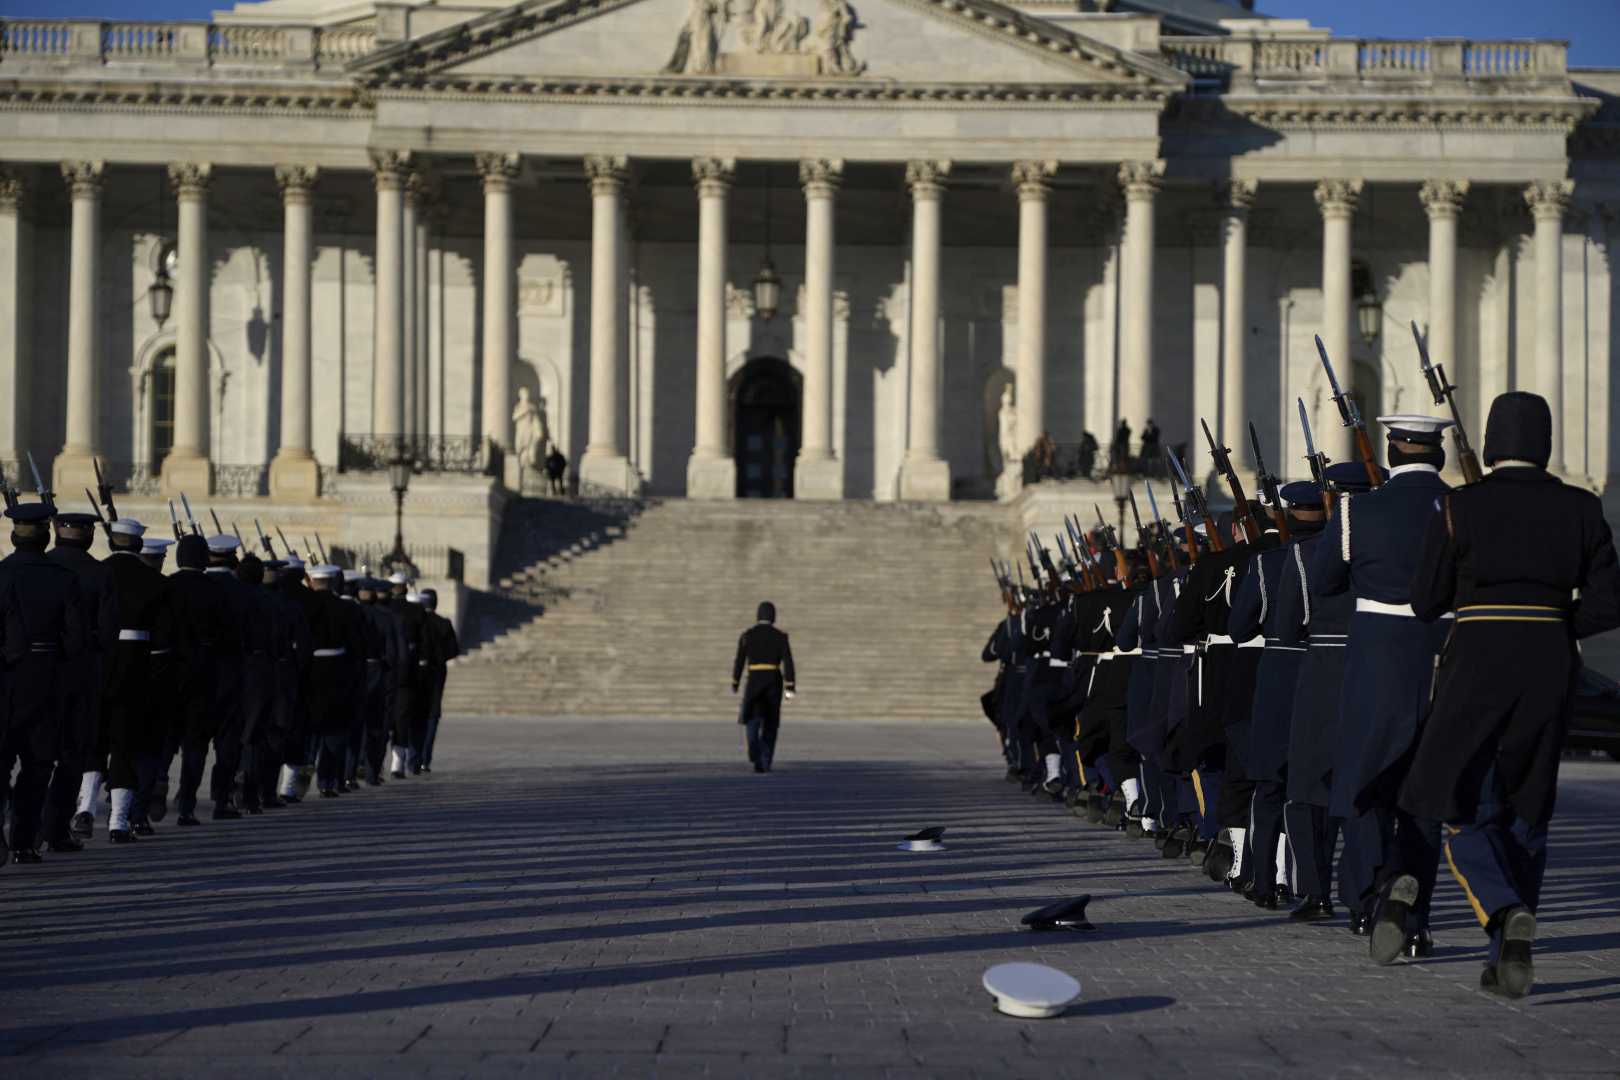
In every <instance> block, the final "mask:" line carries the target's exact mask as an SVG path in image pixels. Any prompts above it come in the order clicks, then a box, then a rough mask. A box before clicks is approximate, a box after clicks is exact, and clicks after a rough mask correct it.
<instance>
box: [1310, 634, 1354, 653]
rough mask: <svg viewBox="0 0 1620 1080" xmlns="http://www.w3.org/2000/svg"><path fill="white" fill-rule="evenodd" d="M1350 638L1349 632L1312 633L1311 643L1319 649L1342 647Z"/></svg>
mask: <svg viewBox="0 0 1620 1080" xmlns="http://www.w3.org/2000/svg"><path fill="white" fill-rule="evenodd" d="M1349 640H1350V635H1349V634H1312V635H1311V638H1310V644H1311V647H1312V648H1318V649H1342V648H1344V647H1345V645H1346V644H1347V643H1348V642H1349Z"/></svg>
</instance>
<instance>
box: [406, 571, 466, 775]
mask: <svg viewBox="0 0 1620 1080" xmlns="http://www.w3.org/2000/svg"><path fill="white" fill-rule="evenodd" d="M422 604H423V606H424V607H426V608H427V612H428V627H429V630H430V632H431V633H432V634H433V640H434V650H433V668H432V671H431V672H430V675H431V680H432V683H431V694H432V698H431V705H430V708H429V712H428V725H427V738H426V740H425V741H424V742H423V744H422V754H421V757H420V759H419V760H418V761H417V762H416V768H417V769H418V770H419V771H421V772H425V773H430V772H432V771H433V744H434V742H435V741H437V739H438V737H439V720H440V718H441V716H442V715H443V712H444V687H445V683H446V682H447V681H448V680H449V675H450V661H452V660H454V659H455V658H456V657H458V656H460V655H461V639H460V638H459V637H457V636H456V626H455V624H454V623H452V622H451V621H450V620H449V619H447V618H445V617H444V616H443V615H440V614H439V594H438V592H437V591H436V590H434V589H423V590H422Z"/></svg>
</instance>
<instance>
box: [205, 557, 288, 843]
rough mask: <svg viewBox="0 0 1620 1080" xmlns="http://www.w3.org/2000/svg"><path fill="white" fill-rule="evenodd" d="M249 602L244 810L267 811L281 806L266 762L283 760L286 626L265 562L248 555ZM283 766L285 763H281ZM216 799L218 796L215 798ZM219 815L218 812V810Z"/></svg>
mask: <svg viewBox="0 0 1620 1080" xmlns="http://www.w3.org/2000/svg"><path fill="white" fill-rule="evenodd" d="M236 580H237V581H238V582H239V583H240V584H241V585H242V590H241V593H242V596H243V598H244V603H245V604H246V606H247V608H248V610H249V611H250V612H251V616H250V617H249V619H248V621H247V622H246V623H245V624H244V625H243V627H242V660H241V672H242V681H241V690H240V693H239V696H238V702H239V704H238V708H239V709H240V710H241V717H242V719H241V732H242V734H241V738H240V740H239V745H240V746H241V764H242V792H241V803H242V809H243V810H245V811H246V812H247V813H249V814H262V813H264V809H265V805H266V804H267V803H268V804H269V805H271V806H275V805H278V804H279V803H280V800H279V799H276V798H275V787H274V784H273V783H272V784H271V785H270V786H269V787H268V788H266V786H265V785H264V783H263V778H264V774H265V771H266V761H267V760H268V759H270V758H273V757H278V756H279V748H278V747H277V746H276V686H275V681H276V651H277V648H278V634H279V632H280V630H281V628H282V625H283V624H282V621H281V617H280V612H279V611H278V609H277V608H276V606H275V605H274V604H272V603H271V602H270V600H269V597H268V593H267V591H266V589H265V588H264V563H262V562H261V561H259V557H258V556H257V555H254V554H252V553H251V552H250V553H247V554H244V555H243V556H242V559H241V561H240V562H238V563H237V565H236ZM277 764H279V762H278V763H277ZM215 798H216V801H217V799H218V796H216V797H215ZM215 813H216V814H217V813H218V810H217V808H216V810H215Z"/></svg>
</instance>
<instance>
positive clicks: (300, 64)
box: [0, 19, 377, 73]
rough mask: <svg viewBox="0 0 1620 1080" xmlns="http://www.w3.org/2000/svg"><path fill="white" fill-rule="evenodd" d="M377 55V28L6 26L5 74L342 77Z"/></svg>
mask: <svg viewBox="0 0 1620 1080" xmlns="http://www.w3.org/2000/svg"><path fill="white" fill-rule="evenodd" d="M376 47H377V34H376V31H375V30H373V29H371V28H369V27H366V28H349V27H335V28H326V27H315V26H237V25H221V24H215V23H201V22H174V23H156V22H102V21H97V20H87V19H61V20H57V19H0V70H3V69H4V68H5V67H6V66H9V65H12V64H43V65H47V66H51V67H60V66H74V65H82V64H100V65H104V66H106V67H117V66H124V65H131V64H142V65H152V64H160V65H176V66H191V67H220V68H244V67H251V68H282V69H286V70H287V71H288V72H292V73H306V72H310V71H315V70H322V69H326V70H337V69H341V68H342V66H343V65H344V64H346V63H348V62H349V61H351V60H355V59H357V58H359V57H361V56H364V55H366V54H367V53H369V52H371V51H372V50H374V49H375V48H376Z"/></svg>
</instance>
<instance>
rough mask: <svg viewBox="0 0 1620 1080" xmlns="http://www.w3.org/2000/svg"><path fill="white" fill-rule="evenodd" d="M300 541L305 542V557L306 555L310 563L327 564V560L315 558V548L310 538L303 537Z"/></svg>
mask: <svg viewBox="0 0 1620 1080" xmlns="http://www.w3.org/2000/svg"><path fill="white" fill-rule="evenodd" d="M299 539H300V540H302V541H303V542H304V555H305V557H306V558H308V559H309V561H310V562H311V563H314V562H317V561H318V562H325V561H326V560H325V559H319V560H317V559H316V558H315V548H314V547H313V546H312V545H311V544H310V542H309V537H307V536H301V537H299Z"/></svg>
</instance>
